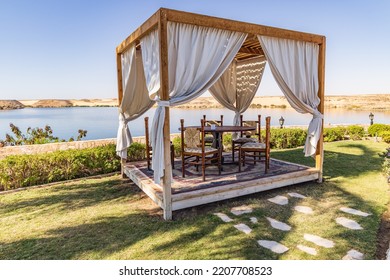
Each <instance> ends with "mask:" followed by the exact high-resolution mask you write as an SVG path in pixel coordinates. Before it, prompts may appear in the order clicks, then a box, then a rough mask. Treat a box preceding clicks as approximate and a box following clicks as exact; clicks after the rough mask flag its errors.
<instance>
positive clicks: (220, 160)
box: [218, 150, 222, 175]
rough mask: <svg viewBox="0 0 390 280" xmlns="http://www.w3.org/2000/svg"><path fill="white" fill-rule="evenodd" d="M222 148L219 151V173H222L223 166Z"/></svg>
mask: <svg viewBox="0 0 390 280" xmlns="http://www.w3.org/2000/svg"><path fill="white" fill-rule="evenodd" d="M221 162H222V150H219V152H218V175H221V168H222V164H221Z"/></svg>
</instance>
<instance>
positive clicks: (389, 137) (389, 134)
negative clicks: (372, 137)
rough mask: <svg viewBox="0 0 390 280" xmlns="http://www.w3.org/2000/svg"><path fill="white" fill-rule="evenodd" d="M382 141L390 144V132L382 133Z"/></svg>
mask: <svg viewBox="0 0 390 280" xmlns="http://www.w3.org/2000/svg"><path fill="white" fill-rule="evenodd" d="M381 137H382V141H384V142H386V143H390V131H382V133H381Z"/></svg>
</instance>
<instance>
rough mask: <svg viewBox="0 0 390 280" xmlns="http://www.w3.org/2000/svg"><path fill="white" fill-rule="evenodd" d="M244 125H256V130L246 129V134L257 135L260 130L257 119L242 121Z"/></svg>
mask: <svg viewBox="0 0 390 280" xmlns="http://www.w3.org/2000/svg"><path fill="white" fill-rule="evenodd" d="M242 126H254V127H256V130H253V131H246V132H245V135H256V133H258V131H257V122H256V121H244V122H243V123H242Z"/></svg>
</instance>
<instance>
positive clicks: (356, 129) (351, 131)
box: [347, 125, 364, 140]
mask: <svg viewBox="0 0 390 280" xmlns="http://www.w3.org/2000/svg"><path fill="white" fill-rule="evenodd" d="M347 134H348V135H349V138H350V139H352V140H361V139H362V138H363V136H364V127H362V126H359V125H350V126H348V127H347Z"/></svg>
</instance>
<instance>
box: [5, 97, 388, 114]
mask: <svg viewBox="0 0 390 280" xmlns="http://www.w3.org/2000/svg"><path fill="white" fill-rule="evenodd" d="M117 105H118V101H117V99H116V98H106V99H44V100H19V101H17V100H0V110H1V109H18V108H22V107H23V106H24V107H74V106H75V107H99V106H105V107H107V106H117ZM178 107H179V108H184V109H202V108H222V105H220V104H219V103H218V102H217V101H216V100H215V99H214V98H213V97H199V98H197V99H195V100H193V101H191V102H190V103H188V104H184V105H181V106H178ZM251 107H254V108H261V107H263V108H287V107H290V105H289V104H288V102H287V100H286V98H285V97H284V96H256V97H255V98H254V99H253V102H252V104H251ZM325 107H326V108H340V109H347V110H372V111H384V110H390V94H370V95H345V96H342V95H339V96H326V97H325Z"/></svg>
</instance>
